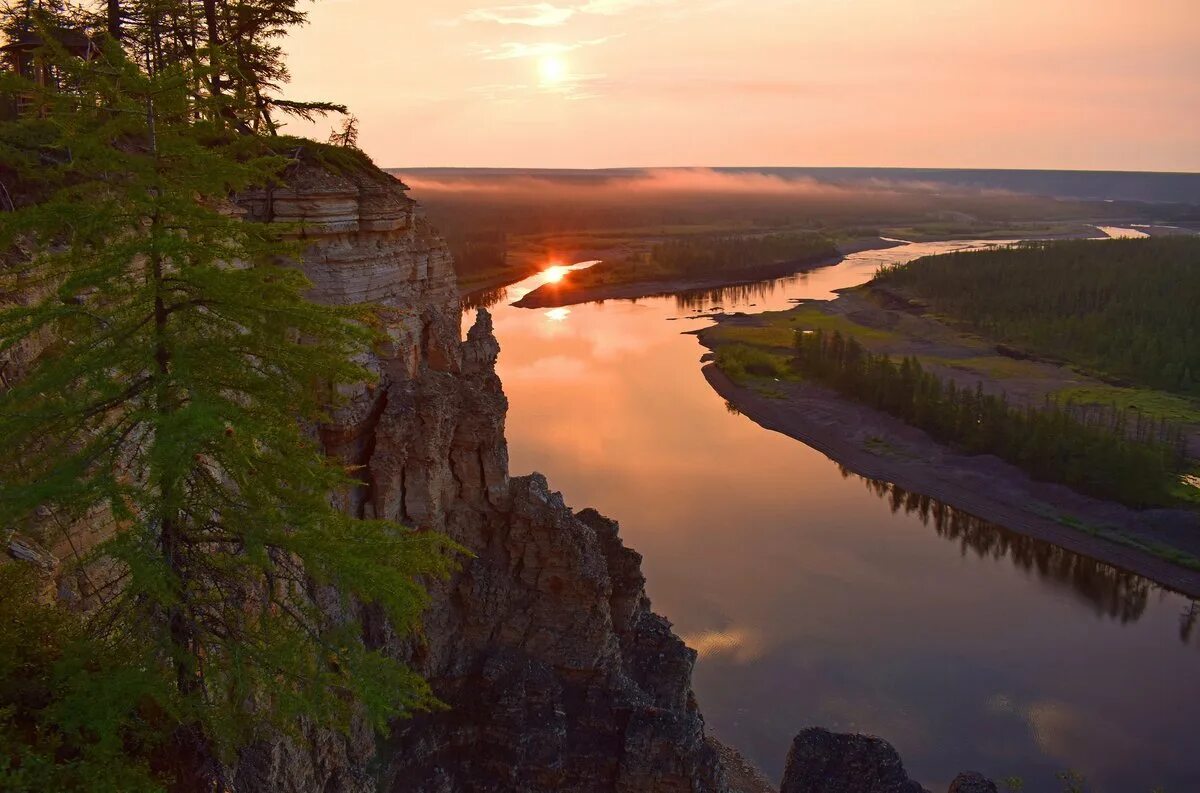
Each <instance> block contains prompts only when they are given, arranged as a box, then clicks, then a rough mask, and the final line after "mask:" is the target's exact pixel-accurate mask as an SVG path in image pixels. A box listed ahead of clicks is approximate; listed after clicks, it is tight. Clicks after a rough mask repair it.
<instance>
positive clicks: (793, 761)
mask: <svg viewBox="0 0 1200 793" xmlns="http://www.w3.org/2000/svg"><path fill="white" fill-rule="evenodd" d="M779 793H926V792H925V788H923V787H921V786H920V785H919V784H917V783H916V782H914V781H913V780H911V779H909V778H908V774H907V773H905V771H904V763H903V762H902V761H901V760H900V755H899V754H897V753H896V750H895V749H894V748H892V745H891V744H890V743H888V742H887V741H885V740H883V739H882V738H876V737H874V736H870V735H853V734H843V733H833V732H830V731H829V730H825V729H821V728H819V727H811V728H809V729H807V730H803V731H801V732H800V734H799V735H797V736H796V737H795V739H794V740H793V741H792V748H791V751H789V752H788V757H787V766H786V768H785V770H784V772H783V783H782V784H781V785H780V786H779Z"/></svg>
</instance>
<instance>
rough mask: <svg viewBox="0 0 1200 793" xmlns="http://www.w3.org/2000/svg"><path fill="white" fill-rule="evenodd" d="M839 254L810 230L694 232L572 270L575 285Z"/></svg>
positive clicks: (675, 275)
mask: <svg viewBox="0 0 1200 793" xmlns="http://www.w3.org/2000/svg"><path fill="white" fill-rule="evenodd" d="M834 256H837V245H836V243H835V241H834V239H833V238H832V237H829V236H827V235H825V234H820V233H814V232H794V233H780V234H761V235H732V234H721V235H707V234H706V235H693V236H683V237H677V238H671V239H667V240H663V241H660V242H658V243H656V244H654V245H653V246H651V247H650V249H649V250H648V251H646V252H644V253H637V254H632V255H629V256H627V257H626V258H624V259H619V260H615V261H611V262H605V263H604V264H602V265H600V266H597V267H591V268H588V269H587V270H582V271H580V272H578V273H575V274H574V275H572V277H571V284H572V286H574V287H580V288H585V287H591V286H599V285H602V284H616V283H629V282H634V281H648V280H653V279H656V278H700V277H703V276H710V275H722V276H728V274H729V273H731V272H737V271H739V270H751V269H755V268H765V267H770V266H771V265H776V264H787V265H789V266H793V267H794V266H796V265H800V264H805V263H812V262H817V261H820V260H822V259H828V258H831V257H834Z"/></svg>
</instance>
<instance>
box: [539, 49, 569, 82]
mask: <svg viewBox="0 0 1200 793" xmlns="http://www.w3.org/2000/svg"><path fill="white" fill-rule="evenodd" d="M538 74H539V75H541V78H542V84H543V85H555V84H557V83H561V82H562V81H563V80H565V79H567V64H566V61H564V60H563V59H562V58H559V57H558V56H557V55H547V56H545V57H544V58H542V59H541V60H540V61H538Z"/></svg>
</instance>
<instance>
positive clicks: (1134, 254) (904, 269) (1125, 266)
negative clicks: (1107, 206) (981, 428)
mask: <svg viewBox="0 0 1200 793" xmlns="http://www.w3.org/2000/svg"><path fill="white" fill-rule="evenodd" d="M876 282H877V283H880V284H883V285H885V286H896V287H900V288H903V289H904V290H906V291H909V292H911V293H913V294H915V295H917V296H919V297H920V298H921V299H922V300H924V301H926V302H927V303H928V304H929V306H930V307H931V308H932V309H933V310H934V311H936V312H937V313H939V314H944V315H947V316H950V317H953V318H955V319H956V320H958V321H960V322H963V323H966V324H968V325H969V326H971V327H972V328H974V329H975V330H977V331H979V332H980V333H982V334H985V335H987V336H988V337H990V338H995V339H997V340H1001V341H1005V342H1008V343H1010V344H1014V345H1019V346H1022V347H1026V348H1029V349H1031V350H1034V351H1036V352H1037V353H1039V354H1042V355H1048V356H1053V357H1057V358H1062V359H1065V360H1068V361H1072V362H1074V363H1077V364H1080V365H1082V366H1085V367H1088V368H1091V369H1094V370H1098V371H1100V372H1104V373H1107V374H1112V375H1118V376H1120V377H1125V378H1128V379H1129V380H1132V381H1134V382H1137V383H1139V384H1142V385H1148V386H1152V387H1154V388H1161V389H1166V390H1168V391H1176V392H1180V393H1190V394H1200V311H1197V310H1196V307H1197V306H1200V239H1198V238H1196V237H1186V236H1180V237H1151V238H1147V239H1123V240H1068V241H1060V242H1037V243H1024V244H1021V245H1017V246H1013V247H1009V248H1001V249H996V250H987V251H972V252H961V253H949V254H943V255H940V256H930V257H926V258H924V259H918V260H916V261H914V262H910V263H908V264H906V265H899V266H894V267H886V268H883V269H882V270H881V271H880V272H879V274H878V275H877V276H876Z"/></svg>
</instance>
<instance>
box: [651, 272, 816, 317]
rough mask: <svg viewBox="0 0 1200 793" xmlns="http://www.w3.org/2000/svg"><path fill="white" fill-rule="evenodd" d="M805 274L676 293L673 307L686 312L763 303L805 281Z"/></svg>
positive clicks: (806, 275)
mask: <svg viewBox="0 0 1200 793" xmlns="http://www.w3.org/2000/svg"><path fill="white" fill-rule="evenodd" d="M807 279H808V274H807V273H797V274H795V275H788V276H784V277H782V278H772V279H769V280H766V281H755V282H754V283H750V284H733V285H731V286H719V287H715V288H713V289H692V290H689V291H686V292H677V293H676V294H675V295H674V298H675V306H676V307H677V308H680V309H683V310H686V311H701V310H703V309H705V308H711V307H714V306H716V307H721V308H728V307H730V306H740V305H749V304H751V303H755V302H758V301H760V300H763V301H765V300H766V299H767V298H769V297H771V296H773V295H774V294H775V293H776V292H778V291H780V290H784V289H787V288H789V287H791V286H794V285H795V284H797V283H799V282H801V281H804V280H807Z"/></svg>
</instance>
